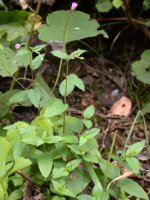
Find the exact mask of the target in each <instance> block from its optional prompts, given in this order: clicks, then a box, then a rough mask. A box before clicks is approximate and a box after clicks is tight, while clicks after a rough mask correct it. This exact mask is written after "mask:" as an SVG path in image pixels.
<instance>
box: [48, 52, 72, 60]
mask: <svg viewBox="0 0 150 200" xmlns="http://www.w3.org/2000/svg"><path fill="white" fill-rule="evenodd" d="M51 54H53V56H55V57H57V58H60V59H64V60H69V55H68V54H67V53H65V52H62V51H60V50H54V51H51Z"/></svg>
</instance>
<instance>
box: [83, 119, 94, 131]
mask: <svg viewBox="0 0 150 200" xmlns="http://www.w3.org/2000/svg"><path fill="white" fill-rule="evenodd" d="M82 121H83V123H84V125H85V126H86V128H88V129H89V128H91V127H92V122H91V120H88V119H83V120H82Z"/></svg>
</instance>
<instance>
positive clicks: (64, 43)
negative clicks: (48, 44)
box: [52, 12, 72, 93]
mask: <svg viewBox="0 0 150 200" xmlns="http://www.w3.org/2000/svg"><path fill="white" fill-rule="evenodd" d="M71 13H72V12H70V14H69V16H68V19H67V21H66V25H65V29H64V38H63V50H62V52H66V40H67V27H68V24H69V21H70V17H71ZM63 60H64V59H63V58H62V59H61V60H60V63H59V68H58V73H57V77H56V81H55V84H54V87H53V89H52V93H53V92H54V90H55V88H56V86H57V83H58V80H59V77H60V73H61V69H62V64H63Z"/></svg>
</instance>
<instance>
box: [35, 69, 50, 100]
mask: <svg viewBox="0 0 150 200" xmlns="http://www.w3.org/2000/svg"><path fill="white" fill-rule="evenodd" d="M35 80H36V81H37V83H38V84H39V88H40V89H41V90H42V91H43V96H44V98H46V97H52V96H54V95H53V94H52V91H51V89H50V87H49V86H48V84H47V83H46V81H45V80H44V79H43V77H42V76H41V74H40V73H38V74H37V76H36V79H35Z"/></svg>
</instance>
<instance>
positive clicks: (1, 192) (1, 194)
mask: <svg viewBox="0 0 150 200" xmlns="http://www.w3.org/2000/svg"><path fill="white" fill-rule="evenodd" d="M0 199H2V200H3V199H4V190H3V188H2V186H1V184H0Z"/></svg>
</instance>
